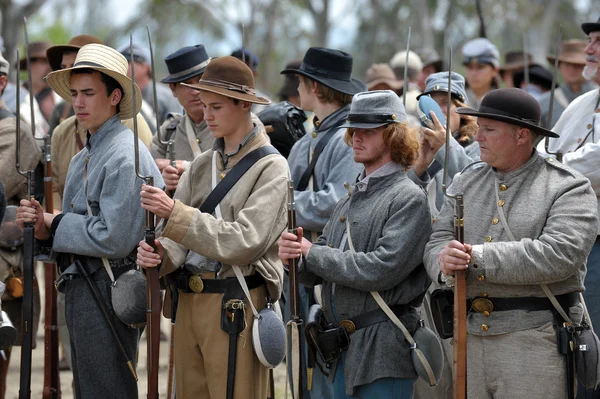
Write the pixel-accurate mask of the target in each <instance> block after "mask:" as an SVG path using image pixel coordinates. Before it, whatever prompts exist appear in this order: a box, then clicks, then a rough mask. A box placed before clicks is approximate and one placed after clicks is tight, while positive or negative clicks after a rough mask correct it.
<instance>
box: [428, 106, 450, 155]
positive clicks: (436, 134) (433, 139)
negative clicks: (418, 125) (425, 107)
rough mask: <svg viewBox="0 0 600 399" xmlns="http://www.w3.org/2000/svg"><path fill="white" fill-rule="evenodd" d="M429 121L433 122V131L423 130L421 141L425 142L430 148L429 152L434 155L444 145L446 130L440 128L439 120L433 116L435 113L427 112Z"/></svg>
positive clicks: (442, 127)
mask: <svg viewBox="0 0 600 399" xmlns="http://www.w3.org/2000/svg"><path fill="white" fill-rule="evenodd" d="M429 115H430V116H431V120H432V121H433V126H434V128H433V129H428V128H426V127H425V128H423V139H425V140H427V142H428V143H429V145H430V146H431V150H432V151H433V154H434V155H435V153H436V152H438V151H439V150H440V148H442V146H443V145H444V144H446V128H445V127H444V126H442V124H441V123H440V120H439V119H438V118H437V116H436V115H435V112H433V111H429Z"/></svg>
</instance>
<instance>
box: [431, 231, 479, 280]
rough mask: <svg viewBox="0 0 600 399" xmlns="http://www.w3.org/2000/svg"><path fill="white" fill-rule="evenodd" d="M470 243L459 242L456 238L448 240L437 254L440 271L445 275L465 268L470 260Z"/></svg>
mask: <svg viewBox="0 0 600 399" xmlns="http://www.w3.org/2000/svg"><path fill="white" fill-rule="evenodd" d="M472 249H473V246H472V245H469V244H461V243H460V242H458V241H456V240H452V241H450V243H449V244H448V245H446V246H445V247H444V249H442V251H441V252H440V254H439V255H438V263H439V264H440V271H441V272H442V274H444V275H446V276H452V275H454V272H455V271H456V270H465V269H467V268H468V267H469V266H468V265H469V262H471V250H472Z"/></svg>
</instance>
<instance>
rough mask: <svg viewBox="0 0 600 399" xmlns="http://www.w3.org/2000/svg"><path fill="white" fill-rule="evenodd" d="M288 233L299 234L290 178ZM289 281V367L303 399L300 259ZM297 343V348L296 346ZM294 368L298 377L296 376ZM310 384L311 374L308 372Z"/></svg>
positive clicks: (292, 266) (295, 389)
mask: <svg viewBox="0 0 600 399" xmlns="http://www.w3.org/2000/svg"><path fill="white" fill-rule="evenodd" d="M287 211H288V228H287V231H288V233H292V234H296V235H297V234H298V229H297V228H296V209H295V202H294V183H293V182H292V181H291V180H288V203H287ZM289 281H290V314H291V316H290V321H289V322H288V323H287V325H286V332H287V336H288V337H287V338H288V342H291V345H290V346H291V352H290V356H288V359H289V361H290V363H289V366H288V367H289V369H291V370H292V384H291V385H292V397H293V398H294V399H302V397H303V389H304V384H303V383H302V340H301V331H302V316H301V314H300V284H299V283H298V259H297V258H290V259H289ZM296 345H297V348H294V346H296ZM294 370H297V373H298V377H297V378H294ZM307 377H308V380H309V381H308V383H309V385H310V382H311V381H310V380H311V375H310V374H309V373H307Z"/></svg>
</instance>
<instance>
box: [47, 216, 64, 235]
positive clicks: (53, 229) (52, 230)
mask: <svg viewBox="0 0 600 399" xmlns="http://www.w3.org/2000/svg"><path fill="white" fill-rule="evenodd" d="M63 216H65V214H64V213H60V214H58V215H56V216H55V217H54V219H52V224H51V225H50V229H49V230H50V234H51V235H52V237H54V235H55V234H56V229H58V224H59V223H60V221H61V220H62V218H63Z"/></svg>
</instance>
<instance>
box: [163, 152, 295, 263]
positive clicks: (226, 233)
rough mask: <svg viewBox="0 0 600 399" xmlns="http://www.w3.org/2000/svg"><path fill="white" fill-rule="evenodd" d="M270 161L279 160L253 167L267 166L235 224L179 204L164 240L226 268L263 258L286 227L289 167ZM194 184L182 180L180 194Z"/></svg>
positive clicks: (174, 210) (167, 225)
mask: <svg viewBox="0 0 600 399" xmlns="http://www.w3.org/2000/svg"><path fill="white" fill-rule="evenodd" d="M269 158H271V159H273V158H275V159H280V157H279V156H268V157H266V158H263V159H262V160H261V161H259V163H258V164H256V165H254V166H253V168H256V167H259V166H260V164H261V163H264V165H263V166H262V170H261V172H260V174H259V176H258V179H257V180H256V182H255V184H254V189H253V191H252V192H251V194H250V196H249V197H248V199H247V200H246V201H245V202H244V205H243V209H241V210H240V211H239V212H238V213H237V215H236V216H235V220H234V221H232V222H229V221H225V220H223V219H217V218H215V217H214V216H213V215H211V214H207V213H202V212H200V210H199V209H198V208H194V207H190V206H188V205H185V204H184V203H183V202H182V201H179V200H177V201H175V207H174V209H173V212H172V213H171V217H170V218H169V221H168V222H167V224H166V226H165V229H164V231H163V236H164V237H167V238H170V239H171V240H173V241H174V242H176V243H179V244H181V245H183V246H184V247H185V248H188V249H189V250H190V251H193V252H196V253H198V254H200V255H203V256H206V257H207V258H209V259H213V260H216V261H219V262H221V263H224V264H232V265H246V264H249V263H252V262H253V261H255V260H256V259H258V258H260V257H261V256H262V255H263V254H264V253H265V252H266V251H267V249H269V248H270V247H271V246H273V245H274V244H275V243H276V242H277V240H278V239H279V236H280V234H281V232H282V231H283V229H284V228H285V225H286V218H285V212H286V206H287V179H288V176H287V175H288V170H287V164H286V163H285V160H284V159H283V158H281V163H279V162H271V161H269ZM250 172H251V170H250V171H248V172H247V173H250ZM188 173H189V172H188ZM191 183H193V181H192V180H191V179H190V178H189V177H188V178H186V179H183V181H180V183H179V186H178V187H177V191H179V190H180V189H183V190H188V188H187V187H186V186H187V185H189V184H191Z"/></svg>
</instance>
